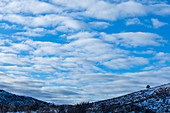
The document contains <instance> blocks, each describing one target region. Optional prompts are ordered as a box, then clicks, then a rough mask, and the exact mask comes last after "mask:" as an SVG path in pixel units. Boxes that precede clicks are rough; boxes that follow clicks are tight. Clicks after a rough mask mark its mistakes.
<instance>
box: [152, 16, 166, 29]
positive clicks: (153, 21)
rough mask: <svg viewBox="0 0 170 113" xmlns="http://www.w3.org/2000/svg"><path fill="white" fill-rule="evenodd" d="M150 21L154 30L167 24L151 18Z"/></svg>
mask: <svg viewBox="0 0 170 113" xmlns="http://www.w3.org/2000/svg"><path fill="white" fill-rule="evenodd" d="M151 20H152V24H153V27H154V28H159V27H162V26H165V25H167V24H168V23H165V22H160V21H159V20H158V19H154V18H152V19H151Z"/></svg>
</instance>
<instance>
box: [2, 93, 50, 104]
mask: <svg viewBox="0 0 170 113" xmlns="http://www.w3.org/2000/svg"><path fill="white" fill-rule="evenodd" d="M47 104H48V103H47V102H43V101H40V100H37V99H34V98H32V97H26V96H18V95H15V94H12V93H8V92H6V91H4V90H0V105H47Z"/></svg>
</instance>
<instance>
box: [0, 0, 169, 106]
mask: <svg viewBox="0 0 170 113" xmlns="http://www.w3.org/2000/svg"><path fill="white" fill-rule="evenodd" d="M169 36H170V2H169V1H168V0H0V89H3V90H6V91H8V92H11V93H15V94H18V95H25V96H31V97H34V98H37V99H40V100H43V101H47V102H52V103H55V104H76V103H81V102H88V101H89V102H94V101H99V100H104V99H109V98H113V97H117V96H121V95H124V94H128V93H131V92H134V91H138V90H141V89H145V87H146V85H147V84H149V85H150V86H151V87H153V86H158V85H161V84H166V83H169V82H170V81H169V80H170V50H169V48H170V42H169V41H170V37H169Z"/></svg>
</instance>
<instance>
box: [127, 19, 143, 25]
mask: <svg viewBox="0 0 170 113" xmlns="http://www.w3.org/2000/svg"><path fill="white" fill-rule="evenodd" d="M126 25H142V23H141V22H140V20H139V19H138V18H133V19H128V20H127V21H126Z"/></svg>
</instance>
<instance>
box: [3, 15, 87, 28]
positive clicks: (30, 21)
mask: <svg viewBox="0 0 170 113" xmlns="http://www.w3.org/2000/svg"><path fill="white" fill-rule="evenodd" d="M3 20H6V21H9V22H12V23H17V24H21V25H25V26H30V27H40V26H42V27H51V26H52V27H55V26H57V25H60V26H65V27H66V28H71V29H75V30H79V29H81V28H84V26H86V24H85V23H84V22H80V21H78V20H73V19H72V18H71V17H66V16H59V15H55V14H49V15H45V16H36V17H32V16H21V15H15V14H9V15H6V16H3Z"/></svg>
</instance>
